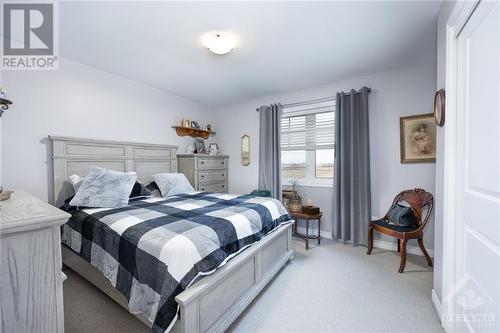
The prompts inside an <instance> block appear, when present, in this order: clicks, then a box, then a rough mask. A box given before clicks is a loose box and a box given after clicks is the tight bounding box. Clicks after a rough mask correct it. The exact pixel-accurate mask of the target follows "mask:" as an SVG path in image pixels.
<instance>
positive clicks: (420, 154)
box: [399, 113, 436, 163]
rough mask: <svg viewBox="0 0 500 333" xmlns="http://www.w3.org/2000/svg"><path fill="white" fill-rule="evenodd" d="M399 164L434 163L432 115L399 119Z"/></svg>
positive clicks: (434, 125)
mask: <svg viewBox="0 0 500 333" xmlns="http://www.w3.org/2000/svg"><path fill="white" fill-rule="evenodd" d="M399 126H400V136H401V143H400V144H401V163H435V162H436V122H435V120H434V114H433V113H428V114H421V115H415V116H408V117H401V118H399Z"/></svg>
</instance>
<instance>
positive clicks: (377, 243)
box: [297, 227, 434, 258]
mask: <svg viewBox="0 0 500 333" xmlns="http://www.w3.org/2000/svg"><path fill="white" fill-rule="evenodd" d="M297 231H298V232H299V233H301V234H305V233H306V228H304V227H298V228H297ZM317 234H318V229H316V228H309V235H311V236H316V235H317ZM321 238H327V239H333V237H332V232H331V231H325V230H322V231H321ZM373 246H374V247H376V248H378V249H383V250H391V251H397V250H398V246H397V243H395V242H394V243H393V242H388V241H384V240H379V239H374V240H373ZM427 252H428V253H429V255H430V256H431V257H432V258H434V250H430V249H427ZM406 253H410V254H416V255H419V256H423V255H424V254H423V253H422V250H420V247H418V246H406Z"/></svg>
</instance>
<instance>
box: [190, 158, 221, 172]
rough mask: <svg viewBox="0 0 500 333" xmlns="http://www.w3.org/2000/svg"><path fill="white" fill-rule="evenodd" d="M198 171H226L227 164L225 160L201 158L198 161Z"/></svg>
mask: <svg viewBox="0 0 500 333" xmlns="http://www.w3.org/2000/svg"><path fill="white" fill-rule="evenodd" d="M196 168H197V169H198V170H210V169H226V168H227V163H226V160H225V159H224V158H210V157H199V158H197V159H196Z"/></svg>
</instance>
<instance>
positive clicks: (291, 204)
mask: <svg viewBox="0 0 500 333" xmlns="http://www.w3.org/2000/svg"><path fill="white" fill-rule="evenodd" d="M288 182H289V183H290V186H292V193H291V194H290V199H289V201H288V210H289V211H291V212H300V211H301V210H302V198H301V197H300V195H299V192H298V187H299V178H297V177H290V178H288Z"/></svg>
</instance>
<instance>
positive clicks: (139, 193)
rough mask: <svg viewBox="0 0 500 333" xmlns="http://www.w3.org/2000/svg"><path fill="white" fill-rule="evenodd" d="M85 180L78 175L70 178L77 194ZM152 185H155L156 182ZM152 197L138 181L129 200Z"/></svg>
mask: <svg viewBox="0 0 500 333" xmlns="http://www.w3.org/2000/svg"><path fill="white" fill-rule="evenodd" d="M84 179H85V177H81V176H78V175H71V176H69V181H70V183H71V185H73V188H74V189H75V193H76V192H78V189H79V188H80V186H81V185H82V182H83V180H84ZM152 184H154V182H153V183H152ZM155 185H156V184H155ZM156 189H158V187H156ZM150 195H151V191H150V190H148V188H147V186H146V185H144V184H143V183H141V182H139V181H136V182H135V184H134V187H133V188H132V192H130V195H129V198H130V199H133V198H138V197H148V196H150ZM71 198H73V197H71ZM68 204H69V201H68Z"/></svg>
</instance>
